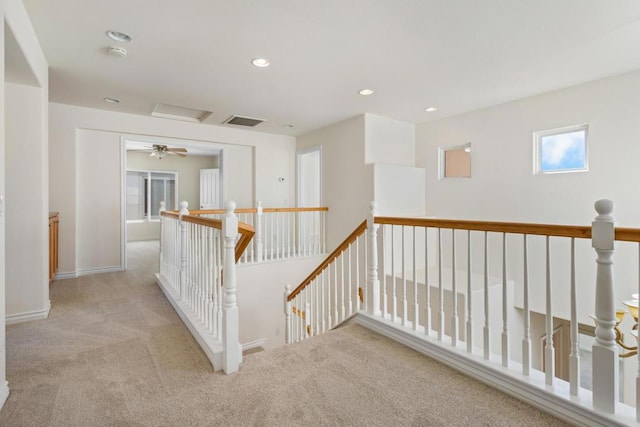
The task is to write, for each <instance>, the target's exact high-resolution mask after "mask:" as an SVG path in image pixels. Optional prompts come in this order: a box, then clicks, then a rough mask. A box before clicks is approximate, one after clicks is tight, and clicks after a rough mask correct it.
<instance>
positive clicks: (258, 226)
mask: <svg viewBox="0 0 640 427" xmlns="http://www.w3.org/2000/svg"><path fill="white" fill-rule="evenodd" d="M255 230H256V234H255V235H254V236H253V239H254V240H255V242H256V256H257V257H258V259H257V261H258V262H260V261H262V260H263V258H264V244H263V243H262V242H263V241H262V202H261V201H258V204H257V206H256V223H255Z"/></svg>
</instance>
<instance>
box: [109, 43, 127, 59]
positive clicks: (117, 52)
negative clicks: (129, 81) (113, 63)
mask: <svg viewBox="0 0 640 427" xmlns="http://www.w3.org/2000/svg"><path fill="white" fill-rule="evenodd" d="M107 53H108V54H109V55H112V56H118V57H120V58H124V57H125V56H127V49H125V48H123V47H118V46H111V47H109V48H107Z"/></svg>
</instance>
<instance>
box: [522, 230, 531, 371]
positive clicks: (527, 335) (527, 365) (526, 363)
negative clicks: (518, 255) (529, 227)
mask: <svg viewBox="0 0 640 427" xmlns="http://www.w3.org/2000/svg"><path fill="white" fill-rule="evenodd" d="M523 245H524V249H523V250H524V255H523V256H524V261H523V262H524V279H523V290H522V292H523V294H524V306H523V310H524V312H523V313H522V314H523V315H524V336H523V337H522V373H523V374H524V375H527V376H528V375H529V370H530V369H531V327H530V321H531V312H530V311H529V256H528V248H527V235H526V234H524V235H523Z"/></svg>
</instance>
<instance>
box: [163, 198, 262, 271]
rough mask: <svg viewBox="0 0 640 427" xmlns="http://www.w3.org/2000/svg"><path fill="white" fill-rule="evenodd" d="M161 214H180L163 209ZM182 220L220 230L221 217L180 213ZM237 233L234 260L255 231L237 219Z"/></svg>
mask: <svg viewBox="0 0 640 427" xmlns="http://www.w3.org/2000/svg"><path fill="white" fill-rule="evenodd" d="M223 212H224V211H223ZM161 215H162V216H166V217H168V218H173V219H180V215H179V214H178V213H177V212H176V211H163V212H161ZM182 220H183V221H185V222H190V223H192V224H198V225H203V226H205V227H211V228H217V229H218V230H222V220H221V219H212V218H203V217H201V216H196V215H182ZM238 233H239V234H240V238H239V239H238V241H237V242H236V262H238V260H239V259H240V257H242V254H243V253H244V251H245V250H246V249H247V246H249V243H251V239H253V236H254V234H255V233H256V231H255V229H254V228H253V226H251V225H249V224H246V223H244V222H239V221H238Z"/></svg>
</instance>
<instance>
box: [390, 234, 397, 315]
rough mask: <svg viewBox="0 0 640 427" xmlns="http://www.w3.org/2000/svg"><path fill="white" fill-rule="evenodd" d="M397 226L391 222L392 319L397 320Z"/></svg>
mask: <svg viewBox="0 0 640 427" xmlns="http://www.w3.org/2000/svg"><path fill="white" fill-rule="evenodd" d="M394 230H395V226H394V225H393V224H391V304H392V307H391V321H392V322H395V321H396V318H397V317H398V298H397V296H396V254H395V251H396V249H395V248H396V239H395V236H394V234H395V233H394Z"/></svg>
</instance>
